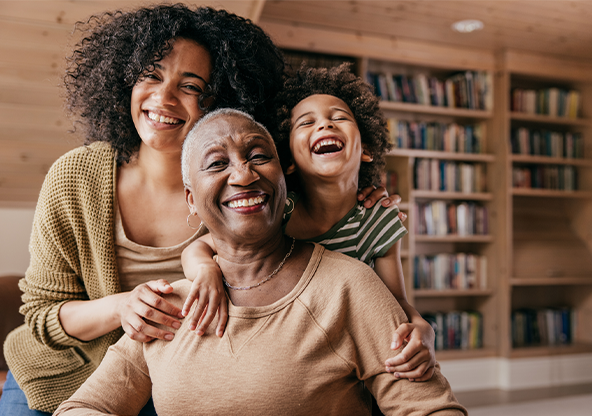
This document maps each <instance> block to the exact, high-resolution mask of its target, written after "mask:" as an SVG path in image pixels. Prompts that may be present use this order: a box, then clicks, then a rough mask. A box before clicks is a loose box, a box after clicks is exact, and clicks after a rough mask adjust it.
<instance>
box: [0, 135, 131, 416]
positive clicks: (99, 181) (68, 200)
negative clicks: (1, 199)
mask: <svg viewBox="0 0 592 416" xmlns="http://www.w3.org/2000/svg"><path fill="white" fill-rule="evenodd" d="M116 171H117V170H116V162H115V153H114V151H113V150H112V149H111V147H110V146H109V145H108V144H106V143H94V144H91V145H90V146H85V147H80V148H77V149H74V150H72V151H71V152H69V153H67V154H65V155H64V156H62V157H61V158H60V159H59V160H58V161H56V162H55V163H54V165H53V166H52V167H51V169H50V171H49V173H48V174H47V176H46V178H45V181H44V183H43V187H42V189H41V193H40V195H39V201H38V203H37V209H36V211H35V218H34V222H33V231H32V234H31V242H30V245H29V251H30V254H31V263H30V266H29V268H28V269H27V272H26V275H25V278H24V279H22V280H21V281H20V287H21V290H22V291H23V292H24V295H23V301H24V305H23V306H22V307H21V313H22V314H24V315H25V322H26V323H25V325H22V326H20V327H19V328H17V329H15V330H14V331H13V332H12V333H10V335H9V336H8V337H7V339H6V342H5V344H4V354H5V356H6V359H7V362H8V366H9V368H10V371H11V372H12V373H13V375H14V377H15V379H16V380H17V382H18V384H19V386H20V387H21V388H22V389H23V391H24V392H25V394H26V396H27V400H28V402H29V407H31V408H33V409H37V410H41V411H45V412H53V411H54V410H55V409H56V408H57V407H58V405H59V404H60V403H61V402H62V401H63V400H65V399H67V398H68V397H70V396H71V395H72V393H74V392H75V391H76V390H77V389H78V387H80V385H81V384H82V383H83V382H84V381H85V380H86V379H87V378H88V377H89V376H90V375H91V374H92V372H93V371H94V370H95V369H96V368H97V366H98V365H99V363H100V362H101V360H102V359H103V357H104V355H105V353H106V351H107V348H108V347H109V346H110V345H111V344H114V343H115V342H116V341H117V340H118V339H119V338H120V337H121V335H122V334H123V331H122V330H121V329H118V330H115V331H113V332H110V333H109V334H106V335H104V336H102V337H100V338H97V339H95V340H93V341H90V342H83V341H80V340H78V339H76V338H72V337H70V336H69V335H68V334H67V333H66V332H65V331H64V329H63V328H62V326H61V324H60V321H59V319H58V313H59V310H60V307H61V306H62V305H63V304H64V303H65V302H67V301H71V300H87V299H91V300H92V299H98V298H102V297H105V296H108V295H112V294H115V293H118V292H120V287H119V277H118V273H117V263H116V258H115V249H114V234H113V229H114V226H113V222H114V215H113V204H114V193H115V184H116V182H115V181H116Z"/></svg>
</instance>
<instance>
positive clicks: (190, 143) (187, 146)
mask: <svg viewBox="0 0 592 416" xmlns="http://www.w3.org/2000/svg"><path fill="white" fill-rule="evenodd" d="M219 116H239V117H243V118H246V119H247V120H249V121H250V122H251V123H253V124H254V125H255V126H257V127H258V128H260V129H261V130H262V131H264V132H265V133H267V135H268V136H270V137H271V135H270V134H269V131H268V130H267V129H266V128H265V126H263V124H261V123H259V122H257V121H255V119H254V118H253V116H251V115H250V114H248V113H245V112H244V111H241V110H236V109H234V108H219V109H217V110H214V111H212V112H211V113H207V114H206V115H204V116H203V117H202V118H201V119H200V120H199V121H198V122H197V123H195V126H193V128H192V129H191V130H190V131H189V133H188V134H187V137H186V138H185V141H184V142H183V153H182V155H181V172H182V173H183V184H184V185H185V186H186V187H188V186H189V185H190V181H189V165H190V163H191V160H192V159H193V152H194V150H195V141H196V140H197V139H198V137H199V130H200V129H201V128H202V127H203V126H204V125H205V124H206V123H208V122H209V121H210V120H212V119H214V118H216V117H219Z"/></svg>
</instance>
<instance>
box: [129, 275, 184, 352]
mask: <svg viewBox="0 0 592 416" xmlns="http://www.w3.org/2000/svg"><path fill="white" fill-rule="evenodd" d="M172 291H173V287H172V286H171V285H170V284H169V283H168V282H167V281H166V280H164V279H159V280H152V281H150V282H146V283H142V284H141V285H138V286H136V288H134V290H132V291H131V292H126V293H125V294H123V295H125V296H124V300H123V302H120V304H119V308H118V315H119V319H120V321H121V327H122V328H123V330H124V331H125V333H126V334H127V335H128V336H129V337H130V338H131V339H133V340H135V341H140V342H148V341H152V340H153V339H156V338H158V339H164V340H167V341H170V340H172V339H173V337H174V334H173V333H172V332H170V331H166V330H164V329H160V328H157V327H155V326H153V324H154V323H158V324H162V325H165V326H168V327H171V328H175V329H178V328H179V327H180V326H181V322H180V321H179V320H178V319H177V318H183V315H181V309H179V308H178V307H176V306H174V305H173V304H171V303H169V302H167V301H166V300H164V299H163V298H162V296H161V295H163V294H167V293H171V292H172Z"/></svg>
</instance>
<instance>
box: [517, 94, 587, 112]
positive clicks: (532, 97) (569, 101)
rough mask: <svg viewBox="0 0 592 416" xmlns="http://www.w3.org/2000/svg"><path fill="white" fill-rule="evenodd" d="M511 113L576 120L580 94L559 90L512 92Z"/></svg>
mask: <svg viewBox="0 0 592 416" xmlns="http://www.w3.org/2000/svg"><path fill="white" fill-rule="evenodd" d="M511 101H512V103H511V107H512V111H517V112H520V113H529V114H543V115H548V116H551V117H568V118H574V119H575V118H578V115H579V114H580V103H581V98H580V92H579V91H576V90H566V89H561V88H545V89H538V90H534V89H523V88H514V89H513V90H512V100H511Z"/></svg>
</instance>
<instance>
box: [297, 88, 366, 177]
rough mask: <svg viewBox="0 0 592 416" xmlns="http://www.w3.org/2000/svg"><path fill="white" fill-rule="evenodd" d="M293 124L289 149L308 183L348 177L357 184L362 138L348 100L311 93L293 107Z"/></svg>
mask: <svg viewBox="0 0 592 416" xmlns="http://www.w3.org/2000/svg"><path fill="white" fill-rule="evenodd" d="M291 125H292V128H291V131H290V151H291V152H292V158H293V161H294V164H295V166H296V169H297V170H298V172H299V173H300V175H301V176H302V177H303V179H304V182H305V183H306V182H307V181H310V180H314V178H338V177H344V176H347V177H348V180H354V181H355V183H356V186H357V178H358V172H359V170H360V162H361V160H362V152H363V149H362V140H361V137H360V130H359V129H358V125H357V123H356V120H355V118H354V115H353V113H352V111H351V110H350V108H349V107H348V106H347V104H346V103H345V102H343V101H342V100H341V99H339V98H337V97H335V96H333V95H326V94H315V95H311V96H310V97H307V98H305V99H304V100H302V101H300V102H299V103H298V104H297V105H296V106H295V107H294V109H293V110H292V118H291ZM350 177H351V178H350Z"/></svg>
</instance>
